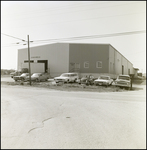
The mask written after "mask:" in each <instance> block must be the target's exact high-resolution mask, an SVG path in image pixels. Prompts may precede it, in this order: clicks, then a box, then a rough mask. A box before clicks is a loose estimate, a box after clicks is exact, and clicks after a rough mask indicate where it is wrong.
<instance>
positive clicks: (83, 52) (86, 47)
mask: <svg viewBox="0 0 147 150" xmlns="http://www.w3.org/2000/svg"><path fill="white" fill-rule="evenodd" d="M108 56H109V45H105V44H69V63H71V62H73V63H80V70H79V72H80V73H108V72H109V66H108ZM85 61H89V68H84V62H85ZM97 61H102V68H96V62H97ZM70 69H71V67H70V66H69V70H70Z"/></svg>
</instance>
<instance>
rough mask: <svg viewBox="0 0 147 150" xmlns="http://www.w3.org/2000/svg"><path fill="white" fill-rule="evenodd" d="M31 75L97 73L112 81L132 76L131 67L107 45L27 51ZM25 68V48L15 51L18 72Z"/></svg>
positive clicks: (67, 45)
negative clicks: (43, 73) (120, 75)
mask: <svg viewBox="0 0 147 150" xmlns="http://www.w3.org/2000/svg"><path fill="white" fill-rule="evenodd" d="M30 64H31V73H33V72H49V73H50V75H51V76H53V77H55V76H58V75H60V74H61V73H65V72H79V73H80V74H81V75H85V74H86V75H87V74H93V75H94V76H95V77H98V76H99V75H101V74H105V75H110V76H111V77H112V78H116V77H117V76H118V75H119V74H133V71H134V70H133V64H132V63H131V62H130V61H128V60H127V59H126V58H125V57H124V56H123V55H122V54H121V53H120V52H118V51H117V50H116V49H115V48H114V47H113V46H112V45H110V44H85V43H84V44H81V43H55V44H48V45H43V46H37V47H31V48H30ZM20 68H28V49H27V48H25V49H19V50H18V69H20Z"/></svg>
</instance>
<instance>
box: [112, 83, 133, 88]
mask: <svg viewBox="0 0 147 150" xmlns="http://www.w3.org/2000/svg"><path fill="white" fill-rule="evenodd" d="M115 86H119V87H131V85H130V84H128V85H127V84H118V83H117V84H115Z"/></svg>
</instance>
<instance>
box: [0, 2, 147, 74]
mask: <svg viewBox="0 0 147 150" xmlns="http://www.w3.org/2000/svg"><path fill="white" fill-rule="evenodd" d="M116 33H120V34H116ZM27 35H29V38H30V41H33V42H32V43H30V46H31V47H33V46H36V45H43V44H48V43H53V42H54V43H55V42H71V43H107V44H108V43H109V44H111V45H112V46H113V47H114V48H116V49H117V50H118V51H119V52H120V53H121V54H123V55H124V56H125V57H126V58H127V59H128V60H129V61H130V62H132V63H133V67H134V68H138V69H140V71H141V72H143V73H145V72H146V1H1V68H2V69H17V50H18V49H20V48H26V47H27V45H23V44H25V42H22V40H21V39H24V40H26V41H27ZM85 36H86V37H85ZM87 36H88V37H87ZM73 37H79V38H77V39H74V38H73ZM51 39H54V40H51ZM16 43H19V44H16ZM30 50H31V49H30Z"/></svg>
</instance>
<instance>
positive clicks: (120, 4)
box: [15, 2, 136, 19]
mask: <svg viewBox="0 0 147 150" xmlns="http://www.w3.org/2000/svg"><path fill="white" fill-rule="evenodd" d="M98 4H99V3H98ZM128 4H136V3H132V2H131V3H125V4H117V5H112V6H104V7H96V8H90V9H85V10H79V11H87V10H94V9H101V8H108V7H116V6H123V5H128ZM86 5H87V4H86ZM92 5H94V6H96V5H95V4H92ZM87 6H91V5H87ZM71 7H73V8H74V7H75V6H71ZM67 8H68V7H67ZM75 8H77V6H76V7H75ZM82 8H83V7H82ZM60 9H61V10H62V8H58V10H60ZM69 9H71V8H69ZM50 10H51V9H46V10H43V11H45V12H46V11H50ZM52 10H53V11H56V10H55V9H54V8H52ZM64 10H65V8H64ZM79 11H73V12H79ZM73 12H66V14H67V13H73ZM36 13H37V12H35V14H36ZM49 13H50V12H49ZM31 14H32V13H31ZM39 14H40V13H39ZM60 14H64V13H60ZM25 15H27V14H26V13H25ZM54 15H56V14H54ZM15 16H16V15H15ZM45 16H48V15H45ZM34 17H35V16H33V18H34ZM36 17H38V15H37V16H36ZM28 18H32V17H30V14H29V17H27V19H28ZM23 19H24V18H23Z"/></svg>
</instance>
